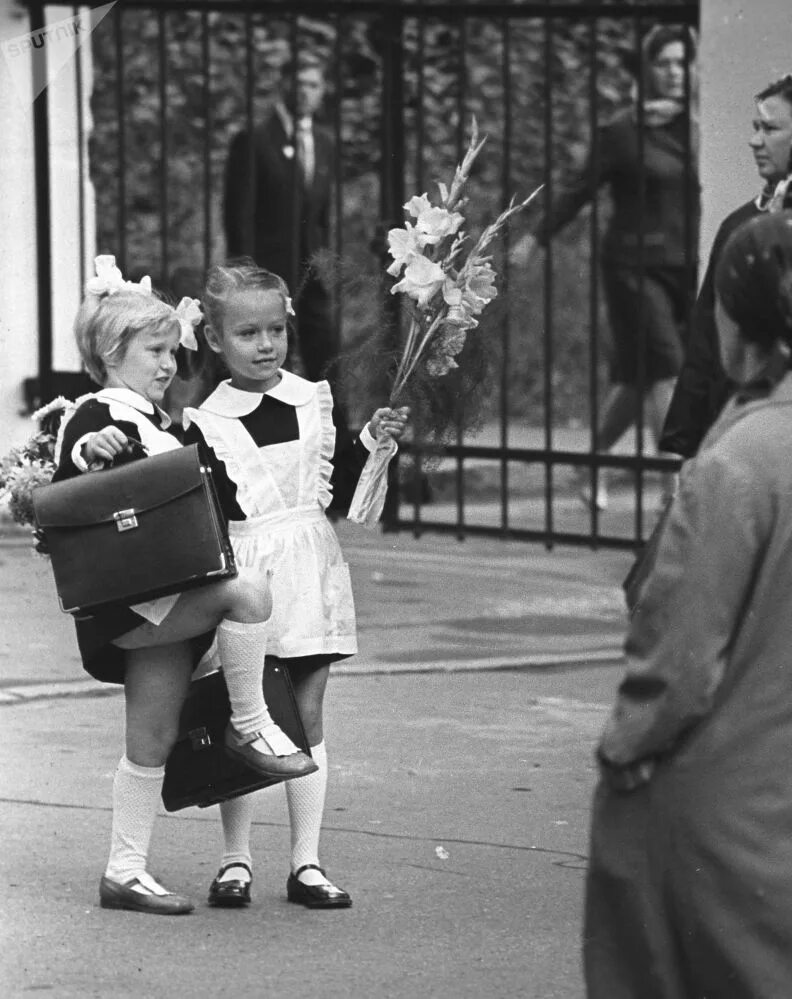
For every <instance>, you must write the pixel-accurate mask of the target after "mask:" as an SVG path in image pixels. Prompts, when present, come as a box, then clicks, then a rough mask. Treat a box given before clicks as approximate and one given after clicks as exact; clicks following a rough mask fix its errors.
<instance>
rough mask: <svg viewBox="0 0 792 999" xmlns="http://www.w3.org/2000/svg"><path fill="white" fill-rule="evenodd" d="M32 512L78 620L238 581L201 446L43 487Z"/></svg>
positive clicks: (63, 600) (61, 593)
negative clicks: (112, 606)
mask: <svg viewBox="0 0 792 999" xmlns="http://www.w3.org/2000/svg"><path fill="white" fill-rule="evenodd" d="M33 509H34V511H35V515H36V522H37V527H38V530H39V532H40V533H41V534H42V535H43V537H44V544H45V547H46V549H47V550H48V552H49V555H50V559H51V562H52V571H53V573H54V575H55V585H56V588H57V590H58V597H59V599H60V604H61V608H62V609H63V610H64V611H66V612H67V613H70V614H75V613H93V612H95V611H96V610H97V609H99V608H101V607H102V605H103V604H109V603H124V604H134V603H139V602H141V601H144V600H151V599H153V598H154V597H161V596H165V595H167V594H169V593H179V592H181V591H182V590H188V589H191V588H192V587H194V586H201V585H203V584H205V583H212V582H215V581H216V580H219V579H226V578H229V577H231V576H235V575H236V574H237V570H236V564H235V562H234V555H233V551H232V549H231V545H230V543H229V540H228V534H227V531H226V524H225V519H224V517H223V514H222V512H221V510H220V504H219V502H218V499H217V494H216V492H215V488H214V483H213V481H212V475H211V471H210V469H209V468H208V467H206V466H205V465H204V463H203V462H202V461H201V458H200V455H199V452H198V445H197V444H191V445H190V446H189V447H180V448H175V449H174V450H173V451H166V452H165V453H164V454H156V455H152V456H151V457H146V458H141V459H139V460H138V461H132V462H129V463H128V464H126V465H120V466H118V467H116V468H109V469H107V470H106V471H102V472H86V473H85V474H84V475H80V476H76V477H75V478H72V479H66V480H64V481H63V482H53V483H51V484H50V485H47V486H40V487H39V488H38V489H35V490H34V492H33Z"/></svg>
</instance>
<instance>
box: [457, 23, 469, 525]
mask: <svg viewBox="0 0 792 999" xmlns="http://www.w3.org/2000/svg"><path fill="white" fill-rule="evenodd" d="M467 28H468V23H467V18H466V17H462V18H461V20H460V22H459V65H458V69H457V72H458V74H459V89H458V92H457V162H458V163H459V162H461V160H462V156H463V155H464V148H465V105H466V103H467V58H466V57H467V38H468V30H467ZM461 405H463V406H464V402H463V403H461ZM464 444H465V440H464V433H463V429H462V418H461V414H460V419H459V422H458V423H457V445H458V448H459V450H458V451H457V458H456V498H457V538H458V540H459V541H463V540H464V538H465V464H464V462H465V457H464V451H463V448H464Z"/></svg>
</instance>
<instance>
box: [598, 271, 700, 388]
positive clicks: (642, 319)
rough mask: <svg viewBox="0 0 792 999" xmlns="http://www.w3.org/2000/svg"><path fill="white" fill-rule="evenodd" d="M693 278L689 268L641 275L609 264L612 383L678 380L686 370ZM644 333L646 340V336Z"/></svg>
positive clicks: (606, 277)
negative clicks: (678, 376)
mask: <svg viewBox="0 0 792 999" xmlns="http://www.w3.org/2000/svg"><path fill="white" fill-rule="evenodd" d="M693 279H694V275H693V274H692V272H691V271H690V270H689V269H688V268H685V267H676V266H675V267H647V268H646V269H645V270H644V271H643V274H641V272H639V271H638V270H636V269H632V268H627V267H623V266H618V265H616V264H612V263H606V265H605V266H604V267H603V280H604V287H605V297H606V300H607V305H608V314H609V317H610V326H611V335H612V340H613V350H612V354H611V362H610V376H611V381H613V382H616V383H619V384H626V385H635V384H637V383H638V382H639V381H641V379H640V378H639V375H640V374H641V364H640V360H641V355H643V378H642V381H643V384H645V385H651V384H653V383H654V382H658V381H664V380H665V379H668V378H676V376H677V375H678V374H679V371H680V369H681V367H682V361H683V359H684V354H685V344H686V340H687V321H688V315H689V312H690V310H691V309H692V306H693V301H694V296H695V286H694V284H693ZM641 327H642V328H643V335H641Z"/></svg>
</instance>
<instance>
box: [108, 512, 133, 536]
mask: <svg viewBox="0 0 792 999" xmlns="http://www.w3.org/2000/svg"><path fill="white" fill-rule="evenodd" d="M113 520H114V521H115V522H116V527H117V528H118V530H119V531H132V530H134V529H135V528H136V527H137V526H138V521H137V517H136V516H135V511H134V510H116V512H115V513H114V514H113Z"/></svg>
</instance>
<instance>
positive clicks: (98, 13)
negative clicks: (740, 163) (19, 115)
mask: <svg viewBox="0 0 792 999" xmlns="http://www.w3.org/2000/svg"><path fill="white" fill-rule="evenodd" d="M115 5H116V0H113V2H112V3H106V4H104V6H102V7H95V8H93V9H92V10H82V11H81V12H80V13H78V14H75V15H74V16H73V17H67V18H64V19H63V20H62V21H53V22H52V23H50V24H47V25H45V26H44V27H43V28H39V29H38V30H37V31H29V32H28V33H27V34H26V35H17V36H15V37H14V38H8V39H5V40H4V41H2V42H0V53H2V55H3V59H4V61H5V64H6V66H7V67H8V72H9V74H10V76H11V80H12V82H13V84H14V88H15V89H16V92H17V96H18V97H19V98H20V100H21V101H23V102H27V101H29V100H35V99H36V98H37V97H38V96H39V94H40V93H41V92H42V91H43V90H44V89H45V88H46V87H49V86H50V85H51V84H52V83H54V82H55V79H56V77H57V76H58V75H59V73H60V72H61V71H62V70H63V68H64V67H65V66H66V65H68V64H69V63H70V62H71V61H72V59H73V58H74V57H75V55H76V54H77V50H78V49H79V48H80V46H81V45H83V44H84V43H85V42H86V41H87V40H88V39H89V38H90V36H91V32H92V31H93V30H94V29H95V28H96V26H97V25H98V24H99V22H100V21H102V20H104V18H105V17H107V15H108V14H109V13H110V11H111V10H112V9H113V7H115Z"/></svg>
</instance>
